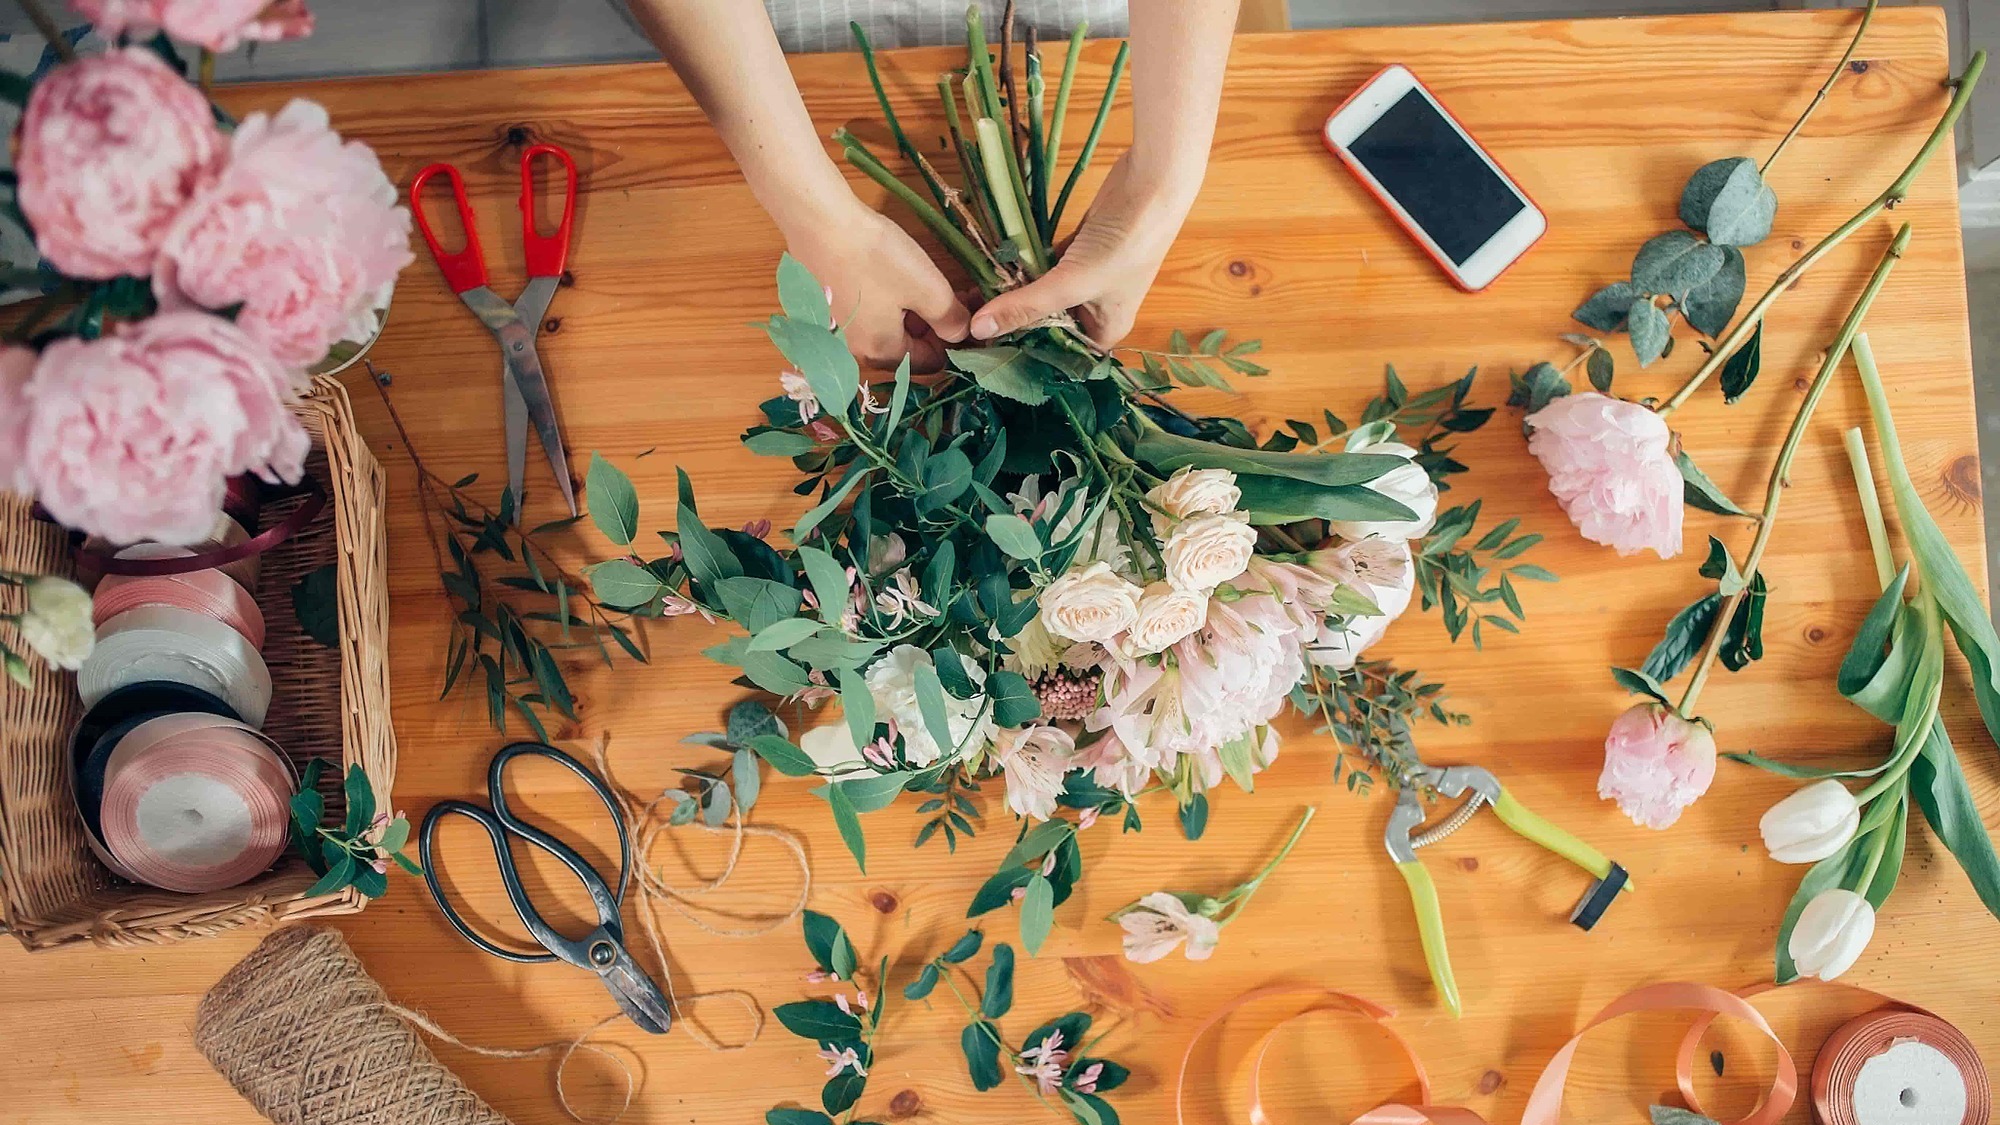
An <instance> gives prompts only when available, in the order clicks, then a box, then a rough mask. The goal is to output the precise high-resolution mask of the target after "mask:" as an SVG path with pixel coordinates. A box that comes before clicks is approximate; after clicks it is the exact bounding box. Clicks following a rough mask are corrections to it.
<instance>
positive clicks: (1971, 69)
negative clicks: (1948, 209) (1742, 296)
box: [1659, 51, 1986, 417]
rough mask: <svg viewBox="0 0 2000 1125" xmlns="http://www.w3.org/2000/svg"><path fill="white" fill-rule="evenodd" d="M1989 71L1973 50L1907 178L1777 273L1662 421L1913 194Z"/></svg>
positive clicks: (1665, 407) (1664, 409)
mask: <svg viewBox="0 0 2000 1125" xmlns="http://www.w3.org/2000/svg"><path fill="white" fill-rule="evenodd" d="M1985 69H1986V52H1985V51H1974V52H1973V53H1972V58H1971V59H1970V60H1969V61H1967V62H1966V64H1965V72H1964V73H1963V74H1961V75H1959V77H1958V80H1957V82H1956V83H1955V85H1956V87H1957V90H1956V92H1955V93H1954V94H1953V95H1952V99H1951V104H1950V105H1948V106H1946V107H1945V111H1944V115H1943V116H1942V117H1940V118H1938V123H1937V126H1936V127H1935V128H1933V129H1932V130H1931V135H1930V136H1929V137H1927V138H1925V140H1924V143H1923V147H1921V148H1919V149H1918V150H1917V154H1916V155H1915V156H1914V157H1912V158H1911V159H1910V163H1909V165H1908V166H1907V167H1905V168H1904V169H1903V174H1902V175H1900V176H1897V177H1896V181H1895V182H1894V183H1892V184H1890V185H1889V187H1888V188H1887V189H1886V190H1884V191H1883V192H1882V194H1881V195H1878V196H1876V197H1875V198H1874V200H1873V201H1871V202H1870V203H1869V204H1868V205H1867V206H1865V207H1863V208H1862V209H1861V210H1860V211H1858V212H1856V213H1855V215H1854V217H1853V218H1851V219H1849V220H1847V221H1846V222H1844V223H1842V224H1840V226H1839V227H1837V228H1835V229H1834V231H1833V232H1832V233H1831V234H1828V235H1827V236H1826V237H1825V238H1822V239H1820V240H1819V244H1818V245H1816V246H1814V247H1813V248H1812V249H1810V250H1808V251H1806V252H1805V254H1803V255H1802V256H1800V258H1799V259H1798V261H1795V262H1793V263H1792V264H1791V265H1789V266H1787V267H1785V271H1784V272H1783V273H1781V274H1779V275H1778V278H1777V280H1776V281H1773V282H1772V283H1771V287H1770V288H1769V289H1767V290H1765V291H1764V295H1763V296H1761V297H1759V298H1757V303H1756V304H1754V305H1752V306H1750V311H1749V312H1746V313H1744V314H1743V316H1742V317H1741V318H1740V319H1739V320H1737V322H1736V326H1735V327H1733V328H1731V329H1730V330H1729V334H1728V335H1727V336H1724V337H1723V338H1722V339H1721V340H1719V341H1717V342H1716V345H1715V350H1714V351H1713V352H1710V353H1709V356H1708V360H1707V361H1706V362H1704V363H1703V364H1702V365H1701V367H1700V369H1698V370H1697V371H1696V372H1695V373H1694V374H1693V375H1692V376H1689V378H1688V381H1687V383H1686V384H1685V385H1683V386H1682V387H1681V389H1680V390H1678V391H1675V392H1674V394H1673V397H1671V398H1669V399H1667V401H1665V402H1664V403H1661V404H1660V407H1659V413H1660V416H1661V417H1665V416H1667V415H1669V414H1672V413H1673V412H1674V411H1676V410H1678V409H1680V407H1681V404H1682V403H1685V402H1686V401H1687V400H1688V398H1689V397H1690V396H1692V395H1693V394H1694V392H1695V391H1696V390H1697V389H1699V388H1700V387H1701V385H1702V384H1703V383H1704V382H1706V381H1707V380H1708V377H1709V376H1710V375H1713V374H1714V373H1715V372H1716V371H1717V370H1719V369H1720V368H1721V367H1722V365H1723V364H1724V363H1726V362H1728V360H1729V357H1730V356H1732V355H1734V354H1735V353H1736V349H1737V348H1738V347H1739V346H1741V345H1742V344H1743V342H1744V341H1745V340H1747V339H1748V338H1749V336H1750V333H1751V331H1752V330H1753V329H1755V328H1756V327H1757V326H1758V325H1760V324H1762V323H1763V321H1764V314H1765V313H1766V312H1768V311H1770V308H1771V305H1772V303H1773V302H1775V301H1776V300H1777V299H1778V298H1779V297H1780V296H1781V295H1783V294H1784V292H1785V291H1786V290H1788V289H1790V288H1791V287H1792V286H1793V285H1794V284H1796V283H1797V282H1798V280H1799V278H1801V277H1803V276H1804V275H1805V272H1806V271H1807V270H1809V269H1811V268H1812V267H1813V265H1814V264H1815V263H1817V262H1818V261H1819V260H1820V259H1821V258H1824V257H1826V255H1827V254H1828V253H1829V252H1831V251H1832V250H1833V248H1834V247H1836V246H1838V245H1840V244H1841V243H1842V242H1845V241H1847V237H1848V236H1849V235H1851V234H1853V233H1854V232H1855V231H1857V230H1859V229H1861V227H1862V225H1863V224H1865V223H1866V222H1868V220H1870V219H1872V218H1874V217H1875V216H1876V215H1879V214H1881V213H1882V212H1883V211H1884V210H1887V209H1889V208H1893V207H1895V206H1896V205H1898V204H1900V203H1902V202H1903V200H1904V199H1906V198H1907V197H1908V196H1909V194H1910V185H1911V184H1912V183H1914V182H1915V181H1916V178H1917V174H1918V173H1919V172H1922V171H1923V170H1924V165H1926V164H1929V163H1930V160H1931V157H1933V156H1935V155H1937V151H1938V149H1939V148H1941V147H1943V145H1944V142H1945V141H1946V140H1947V139H1948V138H1949V137H1950V136H1951V130H1952V126H1954V125H1956V124H1957V123H1958V119H1959V116H1960V115H1961V114H1963V113H1964V112H1965V107H1966V106H1967V105H1969V104H1970V103H1971V101H1972V91H1973V89H1974V88H1975V87H1976V86H1978V85H1979V75H1980V72H1981V71H1983V70H1985Z"/></svg>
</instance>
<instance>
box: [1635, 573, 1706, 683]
mask: <svg viewBox="0 0 2000 1125" xmlns="http://www.w3.org/2000/svg"><path fill="white" fill-rule="evenodd" d="M1721 610H1722V595H1721V594H1710V595H1708V596H1707V597H1704V598H1702V599H1700V600H1698V601H1696V602H1695V603H1694V604H1693V605H1690V606H1688V607H1687V608H1686V609H1683V610H1681V611H1680V612H1679V613H1676V614H1674V617H1673V620H1671V621H1669V622H1667V632H1666V635H1665V636H1663V637H1661V638H1660V643H1659V644H1656V645H1654V646H1653V651H1652V653H1651V654H1650V655H1649V656H1647V657H1646V663H1645V664H1644V665H1642V666H1641V667H1640V671H1641V672H1643V673H1645V674H1646V675H1647V676H1650V677H1652V678H1653V680H1655V681H1656V682H1659V683H1665V682H1666V681H1668V680H1671V679H1673V678H1674V677H1675V676H1678V675H1680V674H1681V669H1683V668H1685V667H1687V665H1688V661H1690V660H1693V659H1694V658H1695V655H1696V654H1697V653H1699V652H1700V651H1701V648H1702V646H1703V645H1705V644H1707V643H1708V635H1709V634H1710V633H1711V632H1713V631H1714V629H1715V617H1716V614H1717V613H1719V612H1721Z"/></svg>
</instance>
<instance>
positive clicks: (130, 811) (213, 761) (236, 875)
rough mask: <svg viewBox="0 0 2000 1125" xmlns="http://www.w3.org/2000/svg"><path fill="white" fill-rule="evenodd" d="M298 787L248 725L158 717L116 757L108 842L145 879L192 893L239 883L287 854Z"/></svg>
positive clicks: (109, 788) (107, 798)
mask: <svg viewBox="0 0 2000 1125" xmlns="http://www.w3.org/2000/svg"><path fill="white" fill-rule="evenodd" d="M294 791H295V783H294V780H293V778H292V776H291V773H290V769H289V767H288V766H287V765H286V764H285V761H284V758H283V756H282V755H280V754H278V753H276V752H275V751H274V750H273V749H272V747H271V746H270V745H269V744H268V742H267V740H265V739H264V738H263V737H262V736H261V735H259V734H258V733H257V732H256V731H254V730H251V729H250V728H248V727H246V726H244V725H243V724H242V723H234V722H231V721H229V720H226V719H222V718H220V717H218V716H214V715H166V716H162V717H160V718H156V719H151V720H148V721H146V722H144V723H142V724H140V725H139V726H138V727H137V728H135V729H134V730H133V731H132V732H131V733H129V734H127V735H126V736H125V737H124V738H123V739H122V740H121V741H120V743H119V746H118V749H117V750H115V751H113V753H112V755H111V761H110V764H109V769H108V770H107V772H106V781H105V789H104V807H103V818H102V819H103V827H104V842H105V846H106V848H107V849H108V850H109V851H110V852H111V854H112V855H113V856H114V857H116V859H117V860H118V866H119V867H121V868H122V869H123V870H124V871H125V872H127V873H129V874H130V876H131V877H132V878H133V879H134V880H136V881H138V882H142V883H148V884H151V885H153V886H156V887H159V888H161V889H163V890H169V891H179V892H183V893H188V894H195V893H200V892H204V891H214V890H221V889H223V888H225V887H233V886H236V885H237V884H239V883H242V882H244V881H245V880H248V879H250V878H251V877H253V876H255V875H257V874H258V873H259V872H261V871H264V870H265V869H266V868H269V867H270V866H271V865H272V864H273V863H275V862H276V861H277V860H278V858H279V857H280V856H281V855H283V854H284V851H285V846H286V844H287V842H288V841H289V838H290V835H289V833H290V805H291V799H292V794H293V792H294Z"/></svg>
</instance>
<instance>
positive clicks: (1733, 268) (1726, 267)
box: [1681, 246, 1749, 337]
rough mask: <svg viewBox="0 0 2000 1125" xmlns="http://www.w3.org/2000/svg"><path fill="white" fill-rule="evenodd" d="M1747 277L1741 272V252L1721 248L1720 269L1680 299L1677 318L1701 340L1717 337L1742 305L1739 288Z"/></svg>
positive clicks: (1741, 291) (1741, 288) (1745, 281)
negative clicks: (1685, 322)
mask: <svg viewBox="0 0 2000 1125" xmlns="http://www.w3.org/2000/svg"><path fill="white" fill-rule="evenodd" d="M1748 281H1749V275H1748V274H1747V273H1746V272H1745V271H1744V268H1743V251H1741V250H1738V249H1737V248H1736V247H1734V246H1725V247H1723V248H1722V268H1721V269H1719V270H1716V271H1715V276H1714V277H1711V278H1709V279H1708V282H1707V283H1706V284H1704V285H1701V286H1698V287H1696V288H1695V289H1693V290H1691V291H1690V292H1689V293H1688V295H1687V296H1685V297H1683V298H1681V315H1682V316H1685V317H1687V322H1688V323H1689V324H1691V325H1693V326H1694V329H1695V331H1697V332H1699V333H1701V334H1702V335H1704V336H1710V337H1713V336H1720V335H1722V332H1723V330H1724V329H1726V328H1728V327H1729V322H1730V321H1732V320H1734V319H1736V306H1737V305H1740V304H1742V303H1743V288H1744V286H1745V285H1746V284H1747V283H1748Z"/></svg>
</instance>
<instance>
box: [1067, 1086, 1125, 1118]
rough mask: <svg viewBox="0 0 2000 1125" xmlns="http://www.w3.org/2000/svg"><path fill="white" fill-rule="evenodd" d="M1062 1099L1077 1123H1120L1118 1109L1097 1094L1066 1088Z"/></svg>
mask: <svg viewBox="0 0 2000 1125" xmlns="http://www.w3.org/2000/svg"><path fill="white" fill-rule="evenodd" d="M1062 1100H1063V1106H1064V1108H1066V1109H1068V1110H1069V1112H1070V1116H1072V1117H1074V1118H1076V1121H1077V1125H1118V1111H1117V1110H1116V1109H1113V1108H1112V1106H1111V1103H1110V1102H1107V1101H1105V1100H1104V1099H1103V1098H1100V1097H1098V1096H1097V1095H1096V1094H1086V1093H1084V1092H1083V1091H1081V1090H1070V1089H1064V1090H1063V1091H1062Z"/></svg>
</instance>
